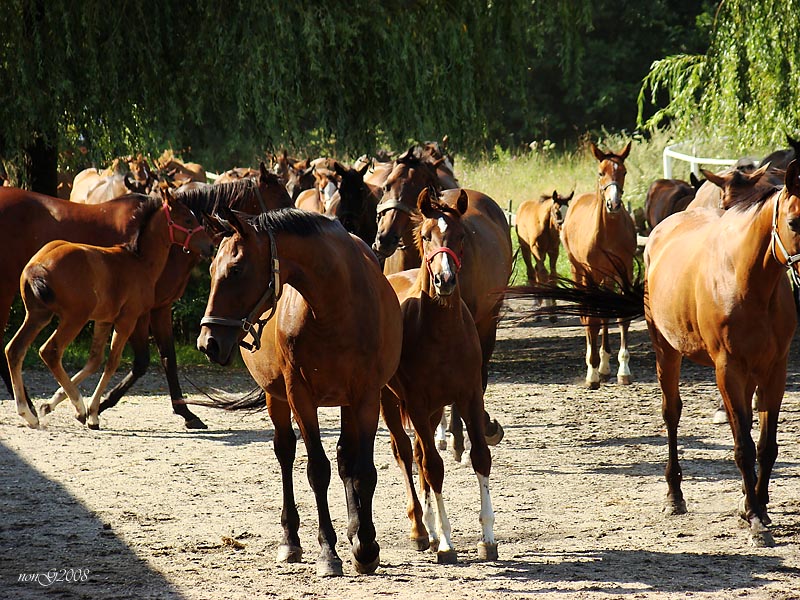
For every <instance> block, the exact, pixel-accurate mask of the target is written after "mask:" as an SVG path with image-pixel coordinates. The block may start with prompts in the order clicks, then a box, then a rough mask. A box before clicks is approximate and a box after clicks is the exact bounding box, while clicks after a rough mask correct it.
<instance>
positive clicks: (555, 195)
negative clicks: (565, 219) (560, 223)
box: [551, 190, 558, 202]
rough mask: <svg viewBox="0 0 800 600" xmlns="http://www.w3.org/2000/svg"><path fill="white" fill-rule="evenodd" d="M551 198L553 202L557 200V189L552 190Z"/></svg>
mask: <svg viewBox="0 0 800 600" xmlns="http://www.w3.org/2000/svg"><path fill="white" fill-rule="evenodd" d="M551 198H552V199H553V202H558V191H557V190H553V195H552V196H551Z"/></svg>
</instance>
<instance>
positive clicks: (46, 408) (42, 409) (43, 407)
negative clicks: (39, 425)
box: [39, 402, 53, 416]
mask: <svg viewBox="0 0 800 600" xmlns="http://www.w3.org/2000/svg"><path fill="white" fill-rule="evenodd" d="M39 412H41V413H42V416H45V415H49V414H50V413H51V412H53V409H52V408H50V405H49V404H48V403H47V402H42V403H41V404H40V405H39Z"/></svg>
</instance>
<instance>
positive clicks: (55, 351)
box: [39, 317, 86, 423]
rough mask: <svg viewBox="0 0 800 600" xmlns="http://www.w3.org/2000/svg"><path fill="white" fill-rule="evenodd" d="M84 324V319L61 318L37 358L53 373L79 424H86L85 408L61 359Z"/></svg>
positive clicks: (81, 397) (76, 387)
mask: <svg viewBox="0 0 800 600" xmlns="http://www.w3.org/2000/svg"><path fill="white" fill-rule="evenodd" d="M85 324H86V320H85V319H77V320H75V321H71V320H68V319H64V318H63V317H62V319H61V322H60V323H59V324H58V328H57V329H56V330H55V331H54V332H53V334H52V335H51V336H50V337H49V338H48V340H47V341H46V342H45V343H44V344H43V345H42V346H41V348H39V356H41V358H42V360H43V361H44V363H45V364H46V365H47V367H48V368H49V369H50V371H51V372H52V373H53V376H54V377H55V378H56V381H58V383H60V384H61V387H62V388H64V391H65V392H66V393H67V396H69V399H70V401H71V402H72V405H73V406H74V407H75V418H76V419H78V421H80V422H81V423H86V406H85V405H84V403H83V396H81V392H80V390H79V389H78V386H77V385H75V384H74V383H72V380H71V379H70V377H69V375H68V374H67V372H66V371H65V370H64V365H63V364H62V362H61V359H62V357H63V356H64V350H66V348H67V346H69V345H70V344H71V343H72V341H73V340H74V339H75V338H76V337H77V336H78V334H79V333H80V331H81V329H83V326H84V325H85Z"/></svg>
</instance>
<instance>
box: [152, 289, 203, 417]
mask: <svg viewBox="0 0 800 600" xmlns="http://www.w3.org/2000/svg"><path fill="white" fill-rule="evenodd" d="M150 329H151V331H152V332H153V338H154V339H155V341H156V345H157V346H158V353H159V355H160V356H161V365H162V366H163V367H164V372H165V373H166V375H167V385H168V386H169V396H170V398H171V399H172V410H173V411H174V412H175V414H176V415H179V416H181V417H183V419H184V425H185V426H186V428H187V429H208V427H207V426H206V424H205V423H203V421H202V419H200V417H198V416H197V415H196V414H194V413H193V412H192V411H191V410H189V406H188V405H187V404H186V403H185V402H184V401H183V392H182V391H181V386H180V383H179V382H178V361H177V359H176V357H175V336H174V334H173V331H172V305H169V306H162V307H159V308H156V309H153V310H152V311H150Z"/></svg>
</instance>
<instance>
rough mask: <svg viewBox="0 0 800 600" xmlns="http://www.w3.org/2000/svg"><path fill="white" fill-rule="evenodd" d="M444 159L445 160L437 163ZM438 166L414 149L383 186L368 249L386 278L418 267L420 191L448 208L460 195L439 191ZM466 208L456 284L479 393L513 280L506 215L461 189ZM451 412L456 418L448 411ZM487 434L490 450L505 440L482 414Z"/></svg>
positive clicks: (458, 430)
mask: <svg viewBox="0 0 800 600" xmlns="http://www.w3.org/2000/svg"><path fill="white" fill-rule="evenodd" d="M439 160H444V159H439ZM438 162H439V161H435V162H430V161H428V160H423V159H421V158H419V157H418V156H417V155H416V154H415V153H414V152H413V151H412V150H409V151H408V152H406V153H405V154H404V155H403V156H401V157H400V158H398V159H397V161H396V163H395V166H394V169H393V170H392V172H391V173H390V175H389V177H388V178H387V179H386V183H385V184H384V186H383V196H382V198H381V202H380V204H379V205H378V206H377V208H376V210H377V213H378V232H377V234H376V236H375V243H374V244H373V246H372V249H373V250H374V251H375V253H376V254H377V255H378V256H383V257H385V262H384V267H383V272H384V273H385V274H387V275H390V274H391V273H398V272H401V271H405V270H407V269H413V268H415V267H418V266H420V265H421V259H420V257H419V253H418V252H417V250H416V246H415V245H414V237H413V220H412V219H413V216H414V215H415V214H416V212H417V198H418V197H419V194H420V192H421V191H422V190H424V189H425V188H431V189H432V190H434V191H435V192H436V193H437V195H439V196H440V199H441V201H442V202H444V203H446V204H452V203H453V202H455V200H456V199H457V198H458V197H459V196H460V192H461V190H460V189H458V188H456V189H449V190H444V191H441V190H442V182H441V180H440V179H439V175H438V174H437V171H436V168H437V166H438ZM465 191H466V193H467V198H468V209H467V212H466V213H465V214H464V216H463V219H462V220H463V222H464V227H465V229H466V231H467V238H466V240H465V241H464V269H463V270H462V272H461V276H460V278H459V282H460V285H461V298H462V299H463V300H464V302H465V303H466V304H467V307H468V308H469V310H470V313H471V314H472V318H473V319H474V321H475V326H476V327H477V329H478V337H479V338H480V341H481V354H482V356H483V360H482V364H481V376H482V380H483V388H484V390H485V389H486V385H487V384H488V381H489V361H490V360H491V358H492V353H493V352H494V346H495V341H496V339H497V323H498V321H499V316H500V309H501V308H502V305H503V295H502V290H503V289H504V288H505V287H506V286H507V285H508V279H509V277H511V269H512V264H511V258H512V250H511V231H510V228H509V225H508V221H507V219H506V215H505V213H504V212H503V209H501V208H500V207H499V206H498V205H497V203H496V202H495V201H494V200H492V199H491V198H490V197H489V196H487V195H486V194H483V193H481V192H478V191H475V190H465ZM452 410H454V411H455V413H453V412H452ZM452 410H451V419H450V426H449V428H450V433H451V434H452V435H453V447H452V451H453V456H454V458H455V459H456V460H461V455H462V453H463V451H464V432H463V429H462V427H461V419H460V417H459V415H458V407H457V406H456V407H454V408H453V409H452ZM485 419H486V422H485V430H486V432H487V436H488V441H489V443H490V444H491V445H495V444H498V443H499V442H500V440H501V439H502V438H503V435H504V433H503V428H502V426H501V425H500V424H499V423H498V422H497V421H496V420H494V419H491V418H490V417H489V414H488V413H485Z"/></svg>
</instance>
